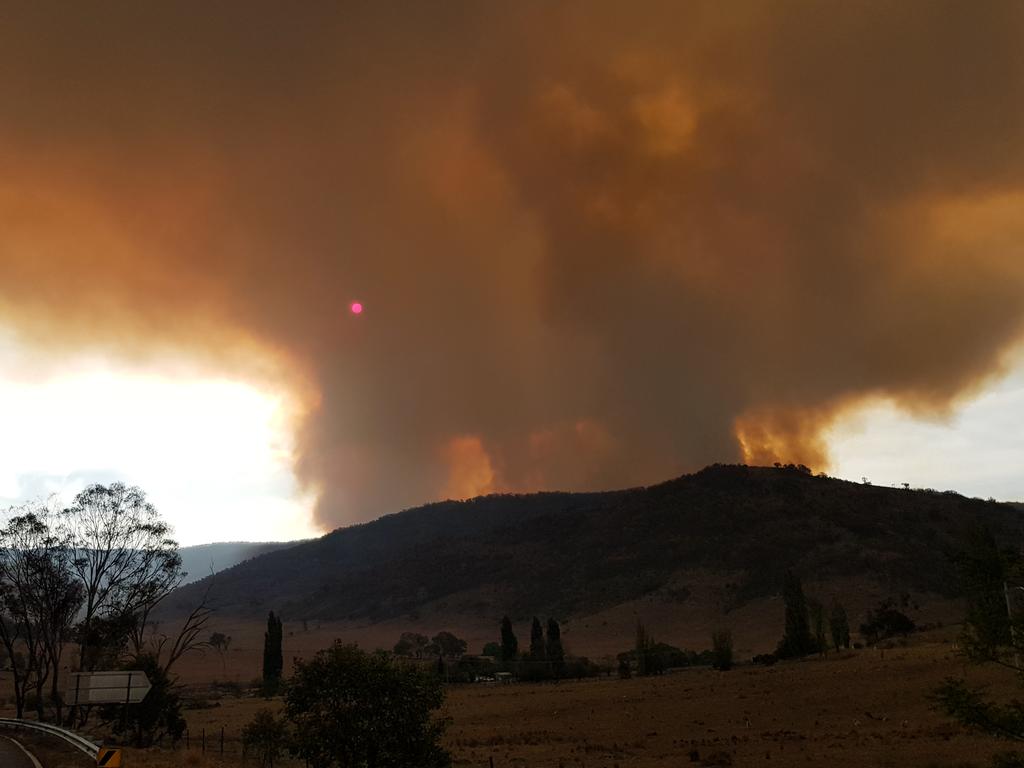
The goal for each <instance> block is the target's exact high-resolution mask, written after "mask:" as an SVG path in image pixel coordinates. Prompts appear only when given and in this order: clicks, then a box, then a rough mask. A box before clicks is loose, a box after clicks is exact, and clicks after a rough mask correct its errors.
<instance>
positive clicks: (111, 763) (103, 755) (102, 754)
mask: <svg viewBox="0 0 1024 768" xmlns="http://www.w3.org/2000/svg"><path fill="white" fill-rule="evenodd" d="M96 765H101V766H103V768H121V750H120V749H111V748H110V747H100V751H99V752H97V753H96Z"/></svg>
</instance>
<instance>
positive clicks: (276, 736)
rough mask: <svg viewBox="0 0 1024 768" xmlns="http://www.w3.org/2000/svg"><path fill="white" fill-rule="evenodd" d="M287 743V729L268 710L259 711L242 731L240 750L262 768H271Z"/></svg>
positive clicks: (280, 720) (282, 722)
mask: <svg viewBox="0 0 1024 768" xmlns="http://www.w3.org/2000/svg"><path fill="white" fill-rule="evenodd" d="M287 743H288V727H287V725H286V724H285V722H284V720H282V719H280V718H278V717H277V716H276V715H275V714H274V713H273V712H271V711H270V710H269V709H261V710H259V711H258V712H257V713H256V715H255V716H254V717H253V719H252V720H250V721H249V723H248V724H247V725H246V726H245V728H243V729H242V748H243V749H244V750H245V753H246V754H250V753H251V754H253V755H255V756H256V759H257V760H258V761H259V764H260V765H261V766H263V767H264V768H273V765H274V761H275V760H277V759H278V758H279V757H281V755H282V754H283V753H284V749H285V745H286V744H287Z"/></svg>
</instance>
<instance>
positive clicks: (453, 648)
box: [430, 632, 466, 659]
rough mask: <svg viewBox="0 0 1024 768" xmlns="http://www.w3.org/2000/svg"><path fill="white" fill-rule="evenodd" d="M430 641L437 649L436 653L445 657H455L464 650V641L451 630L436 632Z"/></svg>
mask: <svg viewBox="0 0 1024 768" xmlns="http://www.w3.org/2000/svg"><path fill="white" fill-rule="evenodd" d="M430 642H431V644H432V645H433V646H434V648H436V649H437V655H438V656H441V657H443V658H446V659H457V658H459V657H460V656H461V655H462V654H464V653H465V652H466V641H465V640H460V639H459V638H457V637H456V636H455V635H453V634H452V633H451V632H438V633H437V634H436V635H434V637H433V638H432V639H431V641H430Z"/></svg>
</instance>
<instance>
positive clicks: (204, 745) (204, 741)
mask: <svg viewBox="0 0 1024 768" xmlns="http://www.w3.org/2000/svg"><path fill="white" fill-rule="evenodd" d="M203 754H204V755H205V754H206V729H205V728H203Z"/></svg>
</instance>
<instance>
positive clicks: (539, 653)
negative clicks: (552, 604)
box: [530, 616, 545, 661]
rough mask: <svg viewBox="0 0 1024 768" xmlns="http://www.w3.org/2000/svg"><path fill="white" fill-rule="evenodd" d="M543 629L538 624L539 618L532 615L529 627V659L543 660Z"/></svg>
mask: <svg viewBox="0 0 1024 768" xmlns="http://www.w3.org/2000/svg"><path fill="white" fill-rule="evenodd" d="M544 657H545V654H544V629H543V627H541V625H540V619H538V618H537V617H536V616H534V617H533V626H532V627H530V660H531V661H544Z"/></svg>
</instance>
